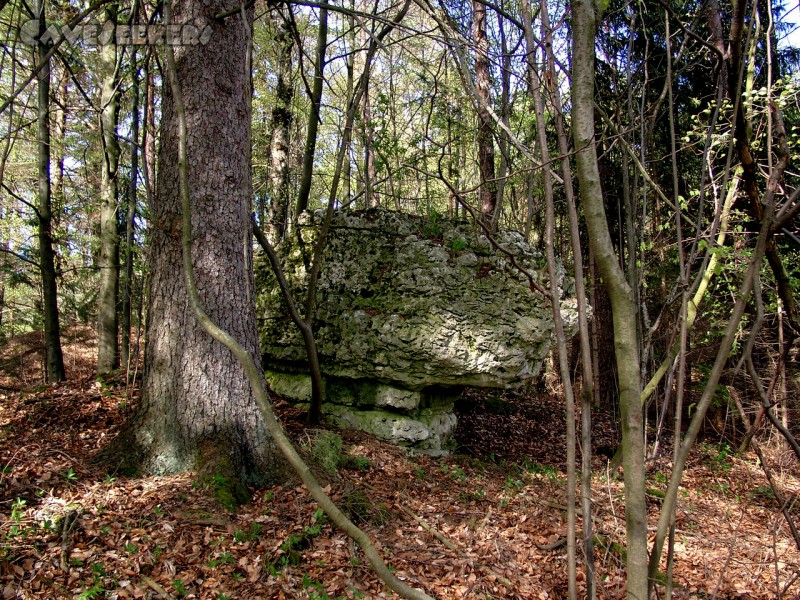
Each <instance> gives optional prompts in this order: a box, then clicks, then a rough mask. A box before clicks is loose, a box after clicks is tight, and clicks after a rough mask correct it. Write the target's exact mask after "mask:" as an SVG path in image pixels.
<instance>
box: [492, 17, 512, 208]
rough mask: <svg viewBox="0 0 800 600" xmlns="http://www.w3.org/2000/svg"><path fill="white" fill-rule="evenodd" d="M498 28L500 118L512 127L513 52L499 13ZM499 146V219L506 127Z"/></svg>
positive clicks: (505, 166) (506, 159)
mask: <svg viewBox="0 0 800 600" xmlns="http://www.w3.org/2000/svg"><path fill="white" fill-rule="evenodd" d="M497 21H498V28H499V31H500V46H501V52H502V56H503V58H502V63H501V68H502V72H501V76H500V82H501V92H500V119H501V120H502V121H503V123H504V124H505V126H506V127H508V128H510V127H511V52H510V51H509V48H508V40H507V39H506V30H505V19H504V18H503V17H502V16H501V15H500V14H498V15H497ZM499 137H500V139H499V144H498V145H499V147H500V172H499V173H498V175H497V206H495V211H494V219H495V221H497V220H498V219H499V218H500V213H501V212H502V211H503V201H504V198H503V196H504V194H505V189H506V179H507V178H508V170H509V149H510V147H511V143H510V142H509V139H508V133H507V132H506V130H505V129H501V130H500V134H499Z"/></svg>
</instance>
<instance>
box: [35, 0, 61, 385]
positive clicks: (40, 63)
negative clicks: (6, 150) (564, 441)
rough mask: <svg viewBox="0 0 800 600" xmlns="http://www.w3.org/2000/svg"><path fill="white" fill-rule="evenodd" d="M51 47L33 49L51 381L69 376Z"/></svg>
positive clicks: (41, 5) (42, 21) (40, 14)
mask: <svg viewBox="0 0 800 600" xmlns="http://www.w3.org/2000/svg"><path fill="white" fill-rule="evenodd" d="M45 5H46V0H39V2H38V4H37V6H36V10H37V19H38V22H39V35H40V36H41V35H42V34H43V33H44V32H45V30H46V29H47V22H46V11H45ZM48 51H49V48H48V46H47V44H46V43H45V42H42V41H40V42H39V43H38V44H37V45H36V47H35V49H34V52H35V53H36V60H35V64H36V66H37V67H38V69H39V72H38V74H37V79H36V80H37V84H38V115H37V123H38V135H37V143H38V164H39V204H38V206H37V210H36V218H37V223H38V229H39V266H40V270H41V277H42V316H43V321H44V349H45V377H46V379H47V381H49V382H55V381H63V380H64V379H66V377H67V376H66V372H65V370H64V355H63V353H62V350H61V330H60V326H59V316H58V287H57V283H56V275H57V273H56V263H55V251H54V250H53V224H52V220H53V213H52V207H51V192H50V58H49V57H48Z"/></svg>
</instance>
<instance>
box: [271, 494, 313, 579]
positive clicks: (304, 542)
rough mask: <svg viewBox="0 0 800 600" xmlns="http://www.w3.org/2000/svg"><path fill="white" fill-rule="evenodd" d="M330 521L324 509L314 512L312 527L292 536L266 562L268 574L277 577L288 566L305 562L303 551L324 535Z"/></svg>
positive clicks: (309, 526)
mask: <svg viewBox="0 0 800 600" xmlns="http://www.w3.org/2000/svg"><path fill="white" fill-rule="evenodd" d="M327 523H328V519H327V517H326V516H325V513H323V511H322V509H317V510H316V511H315V512H314V516H313V521H312V523H311V525H306V526H305V527H304V528H303V531H302V532H299V533H294V534H292V535H290V536H289V537H288V538H287V539H286V540H285V541H284V542H283V543H282V544H281V545H280V547H279V548H278V551H277V553H276V554H275V556H274V557H273V558H271V559H268V560H267V561H266V562H265V566H266V568H267V572H268V573H270V574H271V575H277V574H278V573H279V572H280V571H281V570H282V569H283V568H284V567H286V566H288V565H299V564H300V562H301V561H302V560H303V551H304V550H306V549H307V548H309V547H310V546H311V544H312V542H313V540H314V538H315V537H317V536H319V535H320V534H321V533H322V528H323V527H324V526H325V525H326V524H327Z"/></svg>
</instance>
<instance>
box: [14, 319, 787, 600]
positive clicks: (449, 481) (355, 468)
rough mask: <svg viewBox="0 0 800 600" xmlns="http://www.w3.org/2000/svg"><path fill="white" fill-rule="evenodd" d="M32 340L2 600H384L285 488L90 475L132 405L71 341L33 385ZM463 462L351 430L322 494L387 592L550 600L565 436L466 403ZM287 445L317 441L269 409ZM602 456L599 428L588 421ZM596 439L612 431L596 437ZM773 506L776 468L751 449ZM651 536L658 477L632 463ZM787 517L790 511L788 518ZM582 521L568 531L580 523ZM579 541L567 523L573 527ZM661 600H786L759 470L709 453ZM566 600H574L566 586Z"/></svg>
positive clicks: (779, 523)
mask: <svg viewBox="0 0 800 600" xmlns="http://www.w3.org/2000/svg"><path fill="white" fill-rule="evenodd" d="M37 344H40V336H37V335H33V334H31V335H28V336H22V337H20V338H16V339H14V340H12V341H10V342H8V343H6V344H4V346H3V347H2V348H0V469H2V470H1V471H0V594H1V595H2V597H3V598H34V597H36V598H80V599H88V598H104V597H105V598H209V599H220V600H221V599H224V598H243V599H255V598H287V599H288V598H317V599H323V598H336V599H338V598H389V597H392V596H393V595H392V594H391V593H390V592H388V591H387V590H386V589H385V588H384V586H383V585H382V584H381V583H380V582H379V581H378V580H377V578H376V577H375V576H374V575H373V574H372V572H371V570H370V568H369V567H368V565H367V564H366V563H365V560H364V557H363V554H362V553H361V551H360V550H358V549H357V548H355V547H354V546H353V544H352V543H350V542H349V540H348V539H347V538H346V537H345V536H344V535H343V534H342V533H341V532H339V531H337V530H334V529H332V528H331V526H330V525H329V524H327V523H326V520H325V519H324V517H321V516H320V513H319V512H317V506H316V504H315V503H314V501H313V500H312V499H311V498H310V497H309V495H308V494H307V493H306V491H305V488H304V487H303V486H302V485H300V484H298V483H296V482H293V483H287V484H284V485H278V486H275V487H272V488H269V489H259V490H255V491H254V494H253V498H252V501H251V502H250V503H248V504H246V505H244V506H242V507H240V508H238V509H235V510H228V509H225V508H223V507H222V506H220V505H219V504H218V503H217V501H216V500H214V499H213V497H212V494H211V493H210V491H209V490H208V489H207V487H206V486H204V485H201V484H199V483H198V482H196V481H195V480H194V479H193V477H192V475H191V474H185V475H176V476H170V477H135V478H125V477H121V476H115V475H114V474H113V473H108V472H106V471H104V470H103V469H102V468H101V467H100V466H98V465H97V464H96V463H95V462H94V460H93V458H94V456H95V455H96V453H97V452H98V451H99V450H101V449H102V448H104V447H105V445H106V444H107V443H108V441H109V440H110V439H112V438H113V437H114V435H115V434H116V432H117V431H119V429H120V427H121V425H122V424H123V423H124V421H125V420H126V418H127V417H129V416H130V415H131V413H132V411H133V410H134V408H135V405H136V402H137V395H138V391H137V390H136V389H127V390H126V387H125V385H124V384H122V383H120V380H118V381H117V382H116V383H114V382H109V383H104V384H101V383H98V382H97V381H96V379H95V377H94V373H93V372H92V364H93V360H94V346H93V336H92V334H91V332H90V331H88V330H85V329H84V330H72V331H71V332H70V335H69V336H68V343H67V344H66V345H65V352H66V357H67V369H68V372H69V376H70V379H69V381H68V382H66V383H65V384H62V385H56V386H43V385H39V384H38V383H37V382H38V381H39V380H40V375H41V372H40V370H41V366H40V360H39V355H38V348H37ZM470 399H471V403H470V404H469V405H468V408H466V409H463V410H462V411H461V413H460V424H459V433H458V439H459V443H460V446H461V451H462V452H460V453H457V454H454V455H452V456H449V457H445V458H435V459H434V458H430V457H427V456H419V455H411V454H408V453H407V452H404V451H402V450H400V449H398V448H395V447H392V446H390V445H388V444H385V443H382V442H380V441H376V440H375V439H372V438H370V437H368V436H366V435H363V434H359V433H356V432H346V431H345V432H338V433H339V434H340V435H341V438H342V439H343V445H342V448H341V451H340V452H339V456H338V462H339V463H340V468H339V469H338V473H337V472H334V473H333V474H331V475H329V476H328V478H327V484H328V488H329V491H330V494H331V495H332V496H333V498H334V499H335V500H337V501H338V502H339V504H340V505H341V506H343V507H344V508H345V509H346V510H347V511H348V512H349V513H350V515H351V516H352V517H353V518H354V519H356V520H358V521H359V522H360V524H361V525H362V526H363V527H364V528H365V529H366V530H367V531H368V532H369V534H370V535H371V537H372V538H373V540H375V541H376V543H377V545H378V547H379V549H380V551H381V552H382V554H383V556H384V558H385V560H386V561H387V562H389V563H390V565H391V567H392V568H393V569H394V570H395V572H396V574H397V576H398V577H400V578H401V579H403V580H404V581H406V582H407V583H409V584H411V585H414V586H418V587H421V588H424V589H425V590H426V591H427V592H428V593H430V594H432V595H434V596H435V597H436V598H439V599H442V600H444V599H449V598H511V599H535V598H563V597H565V596H566V582H567V574H566V563H567V561H566V549H565V547H564V546H563V545H559V544H558V542H559V541H560V540H563V539H564V538H565V536H566V533H567V531H566V519H565V511H564V505H565V479H566V478H565V474H564V460H563V456H564V448H565V445H564V439H565V434H564V426H563V417H562V415H563V411H562V405H561V402H560V400H559V399H558V398H557V396H556V395H555V394H553V393H548V392H546V391H545V392H540V393H537V394H532V393H526V392H524V391H520V392H513V393H510V392H504V393H500V392H496V391H495V392H490V393H487V392H485V391H484V392H480V393H479V392H470ZM276 408H277V409H278V411H279V413H280V415H281V417H282V419H283V421H284V423H285V425H286V426H287V429H288V430H289V432H290V434H291V435H292V436H293V437H294V439H295V440H296V441H297V442H298V443H300V444H301V445H303V444H308V442H309V440H313V439H322V438H320V436H321V435H322V436H324V434H320V433H319V430H317V431H308V430H306V429H305V428H304V427H303V425H302V423H301V422H300V420H299V414H298V413H297V411H295V410H293V409H292V408H291V407H289V406H288V405H286V404H285V403H283V402H281V401H279V400H278V401H276ZM595 429H596V439H597V444H598V446H602V445H613V435H614V434H613V431H614V426H613V419H612V418H611V417H609V416H605V417H602V418H598V419H597V421H596V425H595ZM610 432H611V433H610ZM767 456H768V457H769V460H770V462H771V467H772V469H773V472H774V474H775V478H776V480H777V482H778V484H779V485H780V486H781V487H782V489H783V492H784V493H785V494H786V495H787V497H790V496H793V495H796V494H798V493H799V492H800V468H798V465H797V463H796V461H795V459H794V457H793V456H792V455H790V454H789V453H788V452H785V451H782V450H779V449H778V448H777V447H767ZM593 464H594V467H595V475H594V478H593V496H594V498H593V499H594V502H595V520H594V526H595V531H596V532H597V534H598V547H597V549H596V553H597V581H598V597H599V598H601V599H606V598H622V597H623V596H624V592H625V579H624V577H625V574H624V570H623V568H622V563H623V561H624V549H623V546H622V544H623V543H624V532H625V522H624V503H623V488H622V483H621V477H619V476H618V475H616V474H613V473H609V472H608V470H607V461H606V459H605V458H604V457H603V456H596V457H594V458H593ZM648 467H649V468H648V498H649V505H650V526H651V528H652V527H654V526H655V523H656V520H657V518H658V511H659V509H660V501H661V496H663V491H664V489H665V487H666V479H667V477H668V476H669V463H668V461H666V460H664V459H662V460H655V461H652V462H650V463H649V464H648ZM792 510H793V514H794V515H795V516H797V514H798V510H799V509H798V507H797V505H796V504H795V505H793V509H792ZM579 521H580V519H579ZM578 526H579V527H580V522H579V525H578ZM675 550H676V555H675V582H676V585H677V586H678V587H677V589H676V591H675V597H677V598H776V597H786V598H796V597H800V552H798V550H797V548H796V547H795V546H794V543H793V541H792V538H791V536H790V535H789V534H788V532H787V524H786V522H785V521H784V519H783V517H782V516H781V514H780V512H779V511H778V510H776V506H775V500H774V497H773V496H772V493H771V490H770V488H769V487H768V486H767V484H766V482H765V480H764V476H763V474H762V471H761V469H760V468H759V466H758V463H757V460H756V459H755V457H754V456H753V455H752V454H748V455H746V456H744V457H743V458H738V457H736V456H734V455H733V454H732V453H731V452H730V450H729V448H728V446H725V445H720V444H717V443H716V440H711V441H709V440H706V442H705V443H703V444H701V445H700V446H699V447H698V449H697V450H696V451H695V452H694V455H693V458H692V459H691V462H690V465H689V468H688V469H687V472H686V476H685V478H684V487H683V489H682V490H681V493H680V507H679V510H678V516H677V538H676V544H675ZM578 577H579V580H580V582H579V585H580V586H581V588H580V589H581V592H580V593H581V595H583V591H584V587H583V586H584V583H583V577H582V574H581V573H579V576H578Z"/></svg>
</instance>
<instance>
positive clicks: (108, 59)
mask: <svg viewBox="0 0 800 600" xmlns="http://www.w3.org/2000/svg"><path fill="white" fill-rule="evenodd" d="M116 19H117V11H116V6H115V5H110V6H109V7H108V8H107V9H106V10H105V20H106V22H115V21H116ZM100 62H101V65H102V67H101V68H102V71H103V82H102V87H101V91H100V110H101V113H100V131H101V134H102V135H101V139H102V144H103V161H102V165H101V172H100V260H99V261H98V267H99V269H100V288H99V291H98V293H97V373H98V375H102V374H104V373H108V372H109V371H113V370H114V369H116V368H118V367H119V345H118V335H119V317H118V314H119V313H118V312H117V300H118V298H119V223H118V221H119V219H118V211H119V206H118V205H117V201H118V198H117V172H118V166H119V154H120V149H119V142H118V141H117V116H118V114H119V93H118V92H117V80H118V76H117V47H116V45H114V44H106V45H105V46H103V47H102V49H101V51H100Z"/></svg>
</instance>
